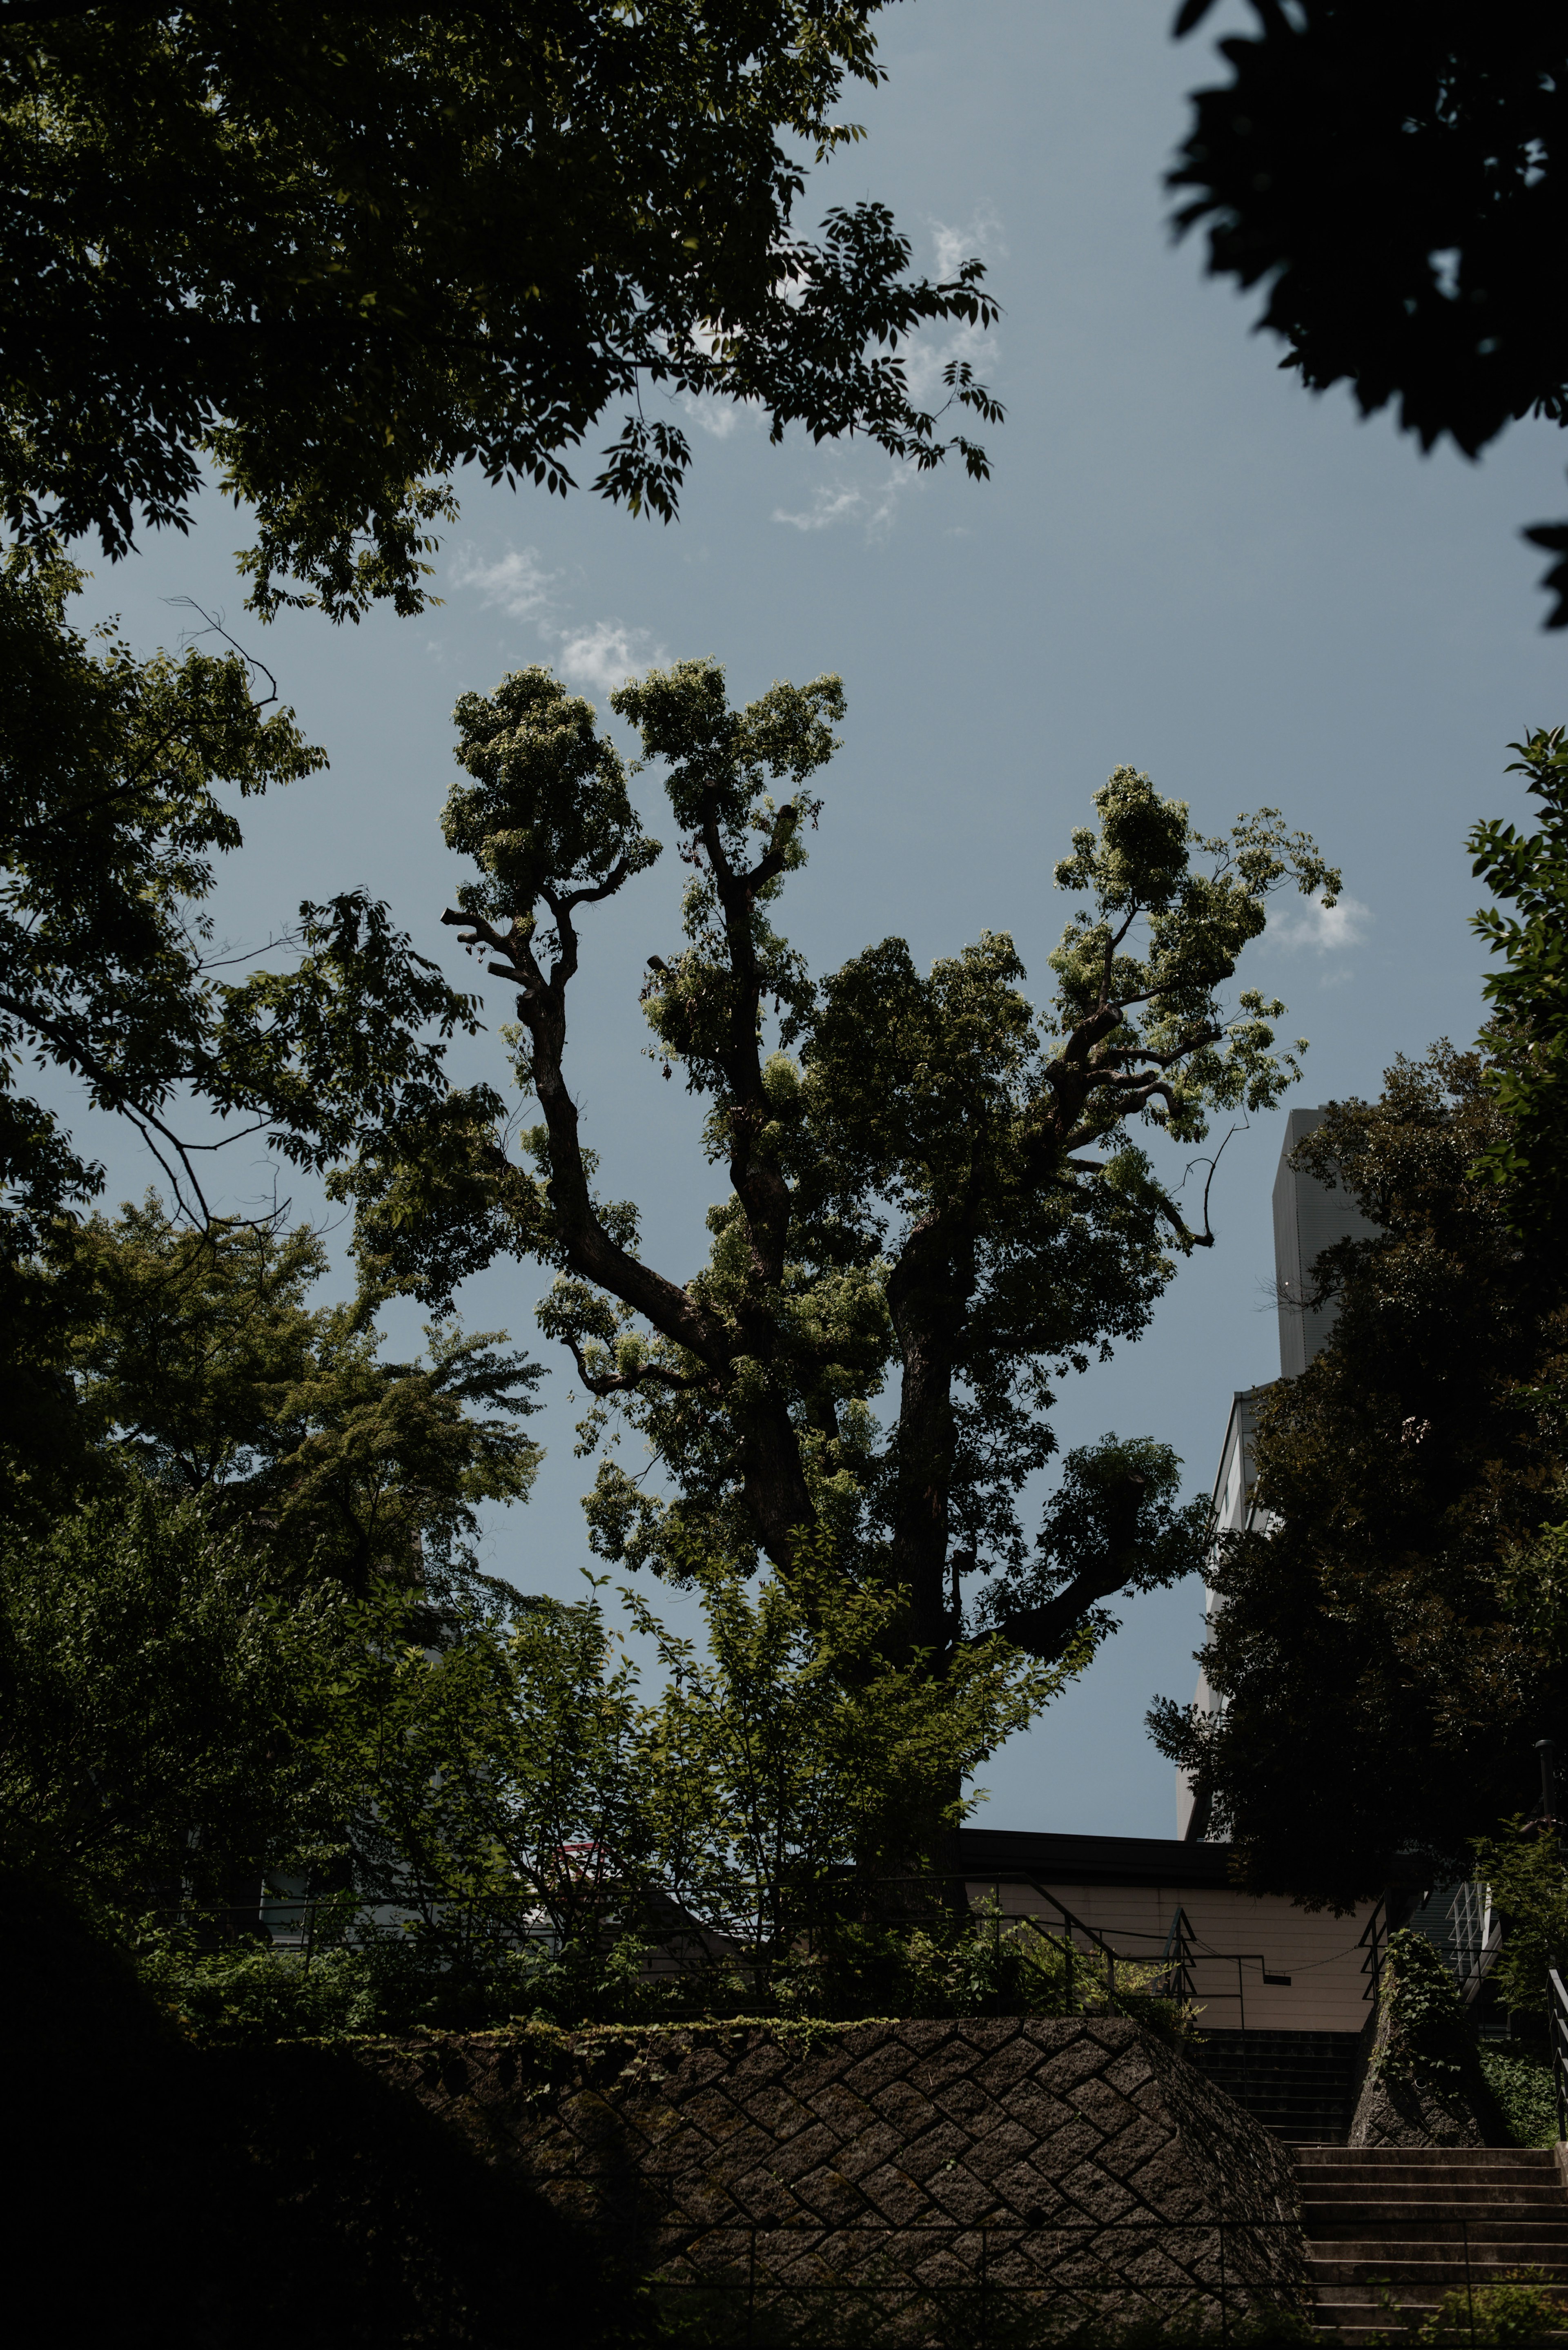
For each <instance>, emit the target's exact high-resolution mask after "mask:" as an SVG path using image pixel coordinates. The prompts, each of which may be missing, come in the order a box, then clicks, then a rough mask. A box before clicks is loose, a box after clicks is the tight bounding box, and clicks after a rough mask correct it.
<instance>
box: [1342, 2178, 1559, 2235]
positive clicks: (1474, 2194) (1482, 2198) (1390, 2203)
mask: <svg viewBox="0 0 1568 2350" xmlns="http://www.w3.org/2000/svg"><path fill="white" fill-rule="evenodd" d="M1302 2210H1303V2213H1306V2212H1312V2213H1321V2214H1322V2215H1323V2217H1324V2219H1325V2220H1340V2219H1343V2218H1344V2216H1345V2213H1346V2212H1347V2211H1369V2212H1370V2211H1376V2214H1377V2215H1378V2218H1379V2219H1382V2218H1384V2217H1386V2218H1388V2219H1390V2220H1399V2219H1408V2218H1411V2217H1412V2216H1419V2215H1421V2214H1423V2213H1426V2212H1431V2213H1433V2214H1434V2215H1437V2214H1441V2216H1443V2217H1444V2218H1446V2219H1450V2220H1469V2217H1470V2214H1471V2213H1472V2212H1475V2211H1500V2212H1504V2211H1506V2212H1520V2211H1561V2212H1562V2213H1563V2218H1564V2219H1565V2220H1568V2204H1565V2203H1564V2201H1563V2190H1562V2189H1561V2188H1560V2187H1556V2188H1553V2187H1442V2188H1432V2189H1429V2190H1428V2192H1426V2193H1424V2194H1423V2193H1421V2192H1420V2191H1419V2190H1418V2189H1414V2188H1412V2189H1410V2190H1409V2191H1408V2192H1407V2193H1406V2194H1403V2195H1402V2194H1400V2193H1399V2192H1398V2191H1397V2189H1389V2188H1386V2187H1384V2186H1381V2185H1379V2186H1377V2187H1376V2189H1373V2190H1372V2191H1371V2192H1370V2193H1367V2194H1365V2195H1325V2194H1324V2193H1323V2192H1322V2191H1321V2190H1320V2191H1318V2192H1317V2193H1315V2194H1306V2195H1303V2197H1302ZM1309 2232H1310V2231H1309Z"/></svg>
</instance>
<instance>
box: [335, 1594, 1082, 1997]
mask: <svg viewBox="0 0 1568 2350" xmlns="http://www.w3.org/2000/svg"><path fill="white" fill-rule="evenodd" d="M895 1605H896V1602H895V1601H894V1600H893V1599H892V1598H890V1597H889V1596H888V1595H886V1594H883V1593H877V1592H864V1591H857V1590H856V1589H855V1588H854V1587H853V1586H848V1585H846V1584H845V1583H844V1581H843V1580H842V1578H840V1577H836V1575H835V1574H834V1573H833V1570H832V1567H831V1565H830V1563H829V1562H826V1561H819V1562H818V1563H817V1564H816V1565H815V1566H814V1568H813V1569H812V1571H811V1572H810V1573H809V1574H808V1575H807V1577H806V1581H805V1588H804V1590H802V1589H801V1588H798V1587H791V1586H784V1584H783V1583H782V1582H780V1581H778V1580H777V1579H776V1578H773V1577H770V1578H768V1579H767V1580H765V1581H764V1583H763V1586H762V1588H761V1590H760V1591H759V1592H758V1593H757V1595H756V1596H755V1597H754V1598H753V1596H751V1595H749V1594H748V1593H747V1591H746V1590H745V1588H744V1586H743V1584H742V1580H741V1578H740V1577H739V1576H737V1575H733V1574H731V1575H722V1576H721V1575H713V1576H711V1578H710V1580H709V1582H708V1584H707V1585H706V1586H705V1588H704V1591H703V1607H704V1616H705V1619H706V1624H707V1630H708V1652H707V1653H706V1654H705V1655H704V1654H700V1653H699V1652H698V1650H697V1648H695V1646H694V1644H692V1643H691V1642H688V1641H684V1640H680V1639H678V1638H674V1637H673V1636H672V1635H670V1633H669V1632H668V1631H667V1630H666V1629H665V1628H664V1627H662V1626H661V1625H660V1624H659V1621H658V1619H657V1618H656V1617H652V1616H651V1615H650V1614H649V1610H648V1609H647V1607H645V1606H643V1605H641V1604H640V1603H639V1602H637V1601H635V1600H634V1601H632V1602H631V1615H632V1621H633V1623H634V1625H635V1626H636V1627H637V1628H638V1629H639V1631H640V1632H642V1633H643V1634H645V1635H646V1636H647V1637H648V1638H650V1639H651V1640H652V1641H653V1643H654V1644H655V1648H656V1653H657V1655H658V1658H659V1663H660V1665H661V1667H662V1668H663V1670H664V1671H665V1673H666V1674H667V1676H668V1679H667V1680H666V1683H665V1686H664V1689H663V1691H662V1693H661V1695H660V1696H659V1699H658V1700H656V1701H654V1702H652V1703H649V1702H647V1701H645V1700H644V1699H643V1698H642V1695H641V1691H640V1686H639V1676H638V1673H637V1671H636V1669H635V1668H634V1666H633V1664H632V1662H631V1660H630V1659H629V1657H628V1655H627V1654H626V1652H625V1651H624V1648H622V1646H621V1644H620V1641H619V1638H618V1636H617V1635H615V1634H614V1633H612V1631H611V1630H610V1628H609V1627H608V1626H607V1623H606V1620H605V1617H604V1612H603V1608H602V1606H601V1603H600V1601H599V1599H598V1597H597V1592H596V1593H594V1594H592V1595H591V1596H589V1597H588V1598H587V1599H586V1600H585V1601H583V1602H581V1603H580V1604H579V1605H577V1606H576V1607H565V1606H562V1605H561V1604H559V1603H557V1602H552V1601H548V1600H543V1599H536V1600H531V1601H524V1602H521V1603H518V1604H517V1605H515V1606H514V1607H512V1608H510V1609H503V1608H501V1607H499V1606H498V1607H495V1608H493V1610H492V1611H491V1612H489V1613H488V1614H481V1613H479V1612H477V1611H471V1612H469V1613H467V1614H465V1615H463V1616H462V1617H459V1618H458V1619H456V1620H455V1621H454V1622H452V1623H451V1624H449V1625H448V1627H446V1628H445V1630H444V1632H443V1636H442V1638H441V1641H440V1642H439V1643H438V1644H436V1645H434V1646H431V1645H429V1644H428V1643H427V1639H426V1636H425V1632H424V1628H423V1626H422V1622H421V1616H420V1613H419V1611H418V1609H417V1607H415V1606H414V1604H413V1603H412V1602H411V1601H410V1599H409V1598H408V1597H406V1596H399V1595H394V1594H392V1593H390V1592H383V1593H382V1594H380V1595H379V1596H378V1598H377V1599H376V1601H374V1602H373V1603H372V1604H371V1605H370V1606H369V1607H368V1608H367V1609H365V1610H362V1611H361V1612H360V1613H359V1614H358V1617H356V1619H355V1625H356V1633H357V1638H356V1643H355V1646H354V1648H353V1651H352V1654H351V1655H349V1656H347V1657H346V1658H345V1659H344V1661H343V1663H342V1664H341V1666H340V1668H339V1671H338V1676H337V1680H336V1682H335V1684H334V1688H333V1699H334V1711H333V1718H332V1721H331V1725H330V1730H329V1731H328V1733H327V1742H326V1745H325V1746H324V1748H323V1764H324V1768H325V1769H326V1770H327V1774H328V1776H329V1778H330V1780H331V1782H332V1783H333V1784H334V1785H336V1786H337V1788H338V1789H339V1790H341V1791H342V1794H341V1795H340V1802H341V1804H342V1808H343V1810H344V1811H345V1813H346V1814H348V1813H351V1815H352V1825H351V1828H350V1830H349V1834H350V1837H351V1842H352V1848H353V1855H354V1868H353V1881H354V1884H355V1887H356V1889H357V1893H358V1896H359V1897H360V1898H361V1900H363V1899H366V1898H369V1899H374V1900H377V1901H379V1902H381V1903H384V1904H386V1905H388V1906H389V1908H390V1909H393V1910H395V1911H397V1912H398V1913H399V1914H400V1923H399V1924H398V1925H397V1926H396V1929H395V1931H396V1933H398V1934H399V1935H401V1936H402V1937H404V1938H405V1939H406V1940H407V1942H408V1943H409V1945H410V1949H411V1950H412V1952H413V1956H414V1960H415V1961H416V1962H417V1963H418V1964H421V1965H424V1966H426V1967H427V1968H429V1967H434V1968H437V1969H440V1970H445V1972H446V1974H447V1976H448V1977H449V1978H450V1980H449V1981H448V1982H447V1983H446V1985H445V1987H444V1989H443V1990H442V1991H441V1997H442V1999H443V2001H444V2003H445V2004H444V2009H443V2012H446V2011H447V2010H450V2008H451V2006H452V1998H453V1996H454V1994H455V1991H456V1989H457V1988H458V1986H460V1985H461V1984H462V1983H470V1984H472V1985H473V1986H475V1990H474V1997H475V1998H477V1999H479V2000H480V2001H481V2002H482V2003H483V2005H484V2006H485V2007H486V2009H487V2011H488V2010H490V2009H493V2008H495V2007H496V2005H497V2002H503V2001H511V2002H514V2006H513V2007H512V2008H510V2009H508V2008H506V2007H504V2006H503V2007H502V2008H501V2012H515V2002H523V2004H524V2009H525V2011H528V2012H531V2010H532V2008H534V2007H537V2008H539V2009H540V2010H541V2011H542V2012H552V2013H564V2014H567V2015H575V2016H576V2017H577V2018H578V2019H579V2020H580V2019H581V2018H582V2017H584V2016H587V2015H590V2014H598V2013H604V2012H612V2013H619V2012H626V2011H627V2010H628V2004H635V2002H634V2000H633V1994H632V1992H631V1991H630V1990H629V1989H628V1981H627V1980H626V1978H625V1965H626V1964H627V1963H629V1960H620V1961H616V1962H615V1963H614V1964H610V1965H608V1966H607V1958H613V1953H614V1951H615V1949H616V1947H617V1946H618V1945H620V1944H626V1945H628V1948H629V1947H630V1946H633V1945H636V1946H642V1947H650V1948H654V1949H657V1950H661V1951H662V1952H663V1953H664V1954H665V1964H666V1967H667V1970H668V1969H669V1968H673V1970H675V1972H676V1974H677V1975H678V1976H679V1977H680V1979H681V1980H680V1982H679V1983H678V1984H675V1985H673V1986H669V1987H667V1988H668V1989H669V1991H670V1996H679V1997H681V1998H684V1999H685V2000H687V2001H688V2002H695V2003H696V2004H698V2005H699V2006H701V2004H702V2002H704V2001H707V2000H710V1999H716V2000H717V2001H718V2002H719V2003H720V2005H721V2006H724V2005H729V2006H732V2007H733V2006H737V2005H738V2006H739V2007H740V2009H741V2011H742V2012H753V2010H754V2009H755V2008H756V2007H757V2006H758V2004H759V2003H760V2004H761V2005H763V2006H764V2007H765V2006H767V2005H770V2004H772V2003H774V2002H775V2001H779V2002H783V2004H784V2007H785V2008H786V2009H797V2010H799V2011H800V2012H808V2013H816V2012H836V2006H835V2002H843V2001H844V2000H845V1999H854V1998H856V1997H859V1998H861V1999H864V1998H865V1997H867V1996H868V1991H867V1986H868V1985H870V1984H871V1983H872V1982H873V1981H886V1980H887V1978H888V1970H889V1968H890V1967H891V1968H893V1969H894V1970H897V1967H898V1965H900V1964H902V1963H903V1962H904V1961H903V1958H902V1955H901V1954H902V1950H903V1944H902V1940H901V1939H900V1936H899V1933H898V1930H897V1929H898V1924H899V1921H900V1920H903V1921H908V1920H909V1919H914V1920H916V1921H919V1920H920V1919H922V1918H924V1919H927V1920H929V1919H930V1918H935V1919H936V1921H937V1922H938V1924H939V1926H940V1924H941V1920H942V1913H943V1910H944V1907H945V1906H946V1904H947V1896H946V1894H945V1892H944V1888H943V1887H941V1885H940V1883H929V1882H928V1883H925V1884H923V1885H922V1884H921V1883H920V1881H919V1880H918V1879H911V1878H910V1877H909V1873H908V1872H909V1853H910V1852H911V1850H913V1851H917V1852H918V1851H919V1850H920V1849H922V1848H923V1847H924V1846H926V1845H928V1844H929V1843H930V1842H931V1841H933V1840H935V1839H937V1838H939V1837H940V1834H941V1832H942V1830H943V1829H945V1828H946V1827H947V1826H948V1825H956V1824H957V1822H958V1820H960V1819H961V1817H963V1816H964V1814H966V1813H967V1812H968V1811H969V1810H970V1809H971V1808H972V1804H973V1802H974V1801H975V1800H976V1798H974V1797H970V1798H967V1799H966V1798H963V1797H961V1795H960V1794H959V1793H958V1789H959V1785H960V1783H961V1780H962V1779H963V1778H964V1777H965V1776H966V1775H967V1774H968V1773H971V1772H972V1770H973V1769H974V1768H975V1767H976V1766H977V1764H978V1763H980V1762H981V1760H982V1759H983V1757H984V1756H985V1754H986V1753H987V1752H989V1751H990V1750H991V1748H992V1746H994V1745H995V1744H996V1743H997V1742H999V1741H1000V1740H1001V1739H1002V1738H1003V1737H1005V1736H1007V1735H1008V1733H1009V1732H1010V1731H1012V1730H1014V1729H1017V1728H1019V1727H1021V1726H1022V1725H1023V1723H1024V1722H1025V1721H1027V1720H1028V1718H1029V1715H1030V1713H1031V1712H1032V1711H1033V1708H1034V1707H1035V1705H1037V1704H1038V1703H1039V1702H1040V1701H1041V1700H1042V1698H1043V1695H1044V1693H1045V1689H1046V1688H1047V1687H1049V1686H1054V1684H1055V1683H1057V1682H1059V1681H1060V1680H1062V1679H1064V1678H1065V1677H1066V1674H1067V1672H1068V1671H1069V1670H1070V1669H1071V1668H1070V1666H1064V1667H1060V1668H1057V1669H1055V1671H1054V1673H1047V1672H1045V1671H1044V1670H1042V1669H1039V1668H1032V1667H1030V1666H1029V1665H1028V1664H1027V1663H1026V1661H1025V1660H1024V1659H1023V1658H1021V1657H1020V1655H1019V1653H1018V1651H1017V1650H1016V1649H1014V1648H1010V1647H1008V1646H1007V1645H1006V1644H1005V1643H1002V1642H990V1643H986V1644H983V1645H981V1646H980V1647H977V1648H971V1649H970V1650H968V1651H967V1652H966V1653H965V1654H964V1656H963V1657H962V1659H961V1660H960V1661H959V1664H958V1666H957V1668H956V1669H955V1670H954V1671H953V1672H952V1673H951V1674H950V1676H949V1677H947V1678H946V1679H933V1678H932V1677H931V1675H930V1674H929V1671H928V1670H927V1669H925V1660H924V1659H920V1658H919V1657H918V1656H917V1657H915V1658H913V1659H907V1660H901V1661H898V1662H890V1661H889V1660H888V1659H887V1658H886V1657H885V1656H884V1655H882V1654H881V1652H880V1646H879V1644H880V1643H881V1642H882V1640H883V1637H884V1634H885V1630H886V1626H887V1622H888V1616H889V1613H890V1612H891V1610H892V1608H893V1607H894V1606H895ZM350 1791H353V1793H352V1799H351V1800H350ZM356 1930H358V1928H356ZM954 1930H956V1929H953V1928H951V1927H949V1928H948V1929H947V1933H948V1939H950V1937H951V1933H952V1931H954ZM968 1930H969V1929H968V1928H967V1926H966V1927H965V1928H964V1929H963V1931H964V1932H967V1931H968ZM531 1946H532V1947H531ZM545 1960H548V1961H549V1964H548V1966H546V1964H545ZM850 1978H854V1979H856V1981H858V1982H859V1984H860V1989H859V1991H854V1990H853V1989H851V1988H848V1987H847V1986H848V1984H849V1979H850Z"/></svg>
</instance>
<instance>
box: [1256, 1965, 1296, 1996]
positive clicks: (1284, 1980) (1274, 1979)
mask: <svg viewBox="0 0 1568 2350" xmlns="http://www.w3.org/2000/svg"><path fill="white" fill-rule="evenodd" d="M1263 1981H1265V1982H1266V1983H1280V1984H1282V1986H1283V1988H1284V1989H1285V1990H1286V1991H1289V1989H1290V1987H1291V1979H1290V1977H1289V1975H1272V1974H1270V1972H1269V1970H1268V1969H1267V1968H1266V1967H1265V1968H1264V1970H1263Z"/></svg>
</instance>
